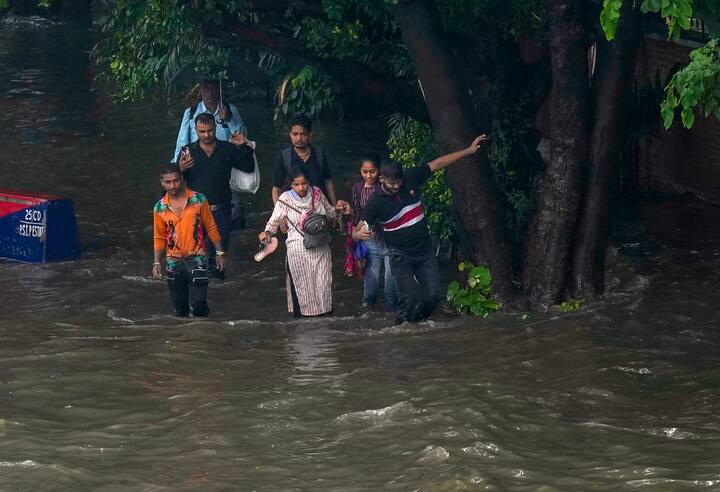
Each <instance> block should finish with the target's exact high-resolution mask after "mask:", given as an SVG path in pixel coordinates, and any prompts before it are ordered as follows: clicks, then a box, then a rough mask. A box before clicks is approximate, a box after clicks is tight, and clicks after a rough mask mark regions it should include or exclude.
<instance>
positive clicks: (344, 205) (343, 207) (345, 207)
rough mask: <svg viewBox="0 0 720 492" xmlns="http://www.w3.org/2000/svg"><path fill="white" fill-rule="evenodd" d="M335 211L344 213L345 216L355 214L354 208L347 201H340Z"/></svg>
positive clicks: (336, 204)
mask: <svg viewBox="0 0 720 492" xmlns="http://www.w3.org/2000/svg"><path fill="white" fill-rule="evenodd" d="M335 210H338V211H340V212H342V213H343V215H350V214H351V213H353V209H352V207H351V206H350V204H349V203H348V202H346V201H345V200H338V201H337V203H335Z"/></svg>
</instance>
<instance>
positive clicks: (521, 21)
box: [438, 0, 544, 39]
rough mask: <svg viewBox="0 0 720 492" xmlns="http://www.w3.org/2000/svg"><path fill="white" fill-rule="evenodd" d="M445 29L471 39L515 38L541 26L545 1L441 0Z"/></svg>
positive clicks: (439, 4)
mask: <svg viewBox="0 0 720 492" xmlns="http://www.w3.org/2000/svg"><path fill="white" fill-rule="evenodd" d="M438 7H439V8H440V13H441V15H442V18H443V24H444V26H445V29H447V30H448V31H449V32H455V33H458V34H461V35H463V36H466V37H468V38H475V39H477V38H481V37H482V33H483V32H494V33H495V36H493V37H497V36H500V37H512V38H515V39H517V38H518V37H519V36H520V34H522V33H526V32H529V31H532V30H533V29H536V28H537V27H538V26H539V25H540V21H541V18H542V17H541V16H542V15H543V10H544V2H543V1H542V0H513V1H508V0H443V1H439V2H438Z"/></svg>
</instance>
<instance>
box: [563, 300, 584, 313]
mask: <svg viewBox="0 0 720 492" xmlns="http://www.w3.org/2000/svg"><path fill="white" fill-rule="evenodd" d="M583 304H585V299H568V300H567V301H565V302H562V303H560V305H559V306H558V310H559V311H560V312H562V313H572V312H575V311H580V309H581V308H582V307H583Z"/></svg>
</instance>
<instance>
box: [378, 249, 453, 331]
mask: <svg viewBox="0 0 720 492" xmlns="http://www.w3.org/2000/svg"><path fill="white" fill-rule="evenodd" d="M388 249H389V252H390V269H391V270H392V274H393V277H395V283H396V284H397V291H398V298H399V301H400V302H399V305H398V310H397V317H396V319H395V323H397V324H400V323H403V322H405V321H410V322H412V323H415V322H418V321H423V320H425V319H427V318H428V316H430V314H432V312H433V311H434V310H435V308H436V307H437V305H438V304H439V303H440V299H441V293H440V269H439V267H438V262H437V258H436V257H435V255H434V254H433V252H432V250H431V248H428V251H427V252H425V253H421V254H419V255H409V254H407V253H405V252H404V251H400V250H398V249H396V248H392V247H390V248H388ZM418 291H419V292H418Z"/></svg>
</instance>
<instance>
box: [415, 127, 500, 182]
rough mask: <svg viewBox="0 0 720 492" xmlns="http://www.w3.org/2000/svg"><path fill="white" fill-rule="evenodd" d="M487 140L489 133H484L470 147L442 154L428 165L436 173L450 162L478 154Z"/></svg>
mask: <svg viewBox="0 0 720 492" xmlns="http://www.w3.org/2000/svg"><path fill="white" fill-rule="evenodd" d="M485 140H487V135H485V134H484V133H483V134H482V135H480V136H479V137H477V138H475V140H473V141H472V143H471V144H470V145H469V146H468V147H466V148H464V149H462V150H458V151H455V152H450V153H449V154H445V155H442V156H440V157H438V158H437V159H435V160H433V161H430V162H428V166H430V172H433V173H434V172H435V171H439V170H440V169H444V168H446V167H448V166H449V165H450V164H454V163H455V162H457V161H459V160H460V159H462V158H463V157H467V156H470V155H473V154H476V153H477V151H478V150H479V149H480V146H481V145H482V143H483V142H484V141H485Z"/></svg>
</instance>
